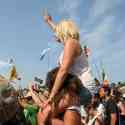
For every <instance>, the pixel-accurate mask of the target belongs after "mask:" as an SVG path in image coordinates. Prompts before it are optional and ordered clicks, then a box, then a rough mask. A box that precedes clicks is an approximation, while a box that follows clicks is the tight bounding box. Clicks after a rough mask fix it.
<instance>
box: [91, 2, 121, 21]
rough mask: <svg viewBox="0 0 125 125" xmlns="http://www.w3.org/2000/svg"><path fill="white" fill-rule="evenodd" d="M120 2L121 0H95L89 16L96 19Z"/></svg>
mask: <svg viewBox="0 0 125 125" xmlns="http://www.w3.org/2000/svg"><path fill="white" fill-rule="evenodd" d="M121 3H122V0H95V2H94V4H93V6H92V8H91V9H90V14H89V17H91V18H93V19H96V18H98V17H100V16H102V15H104V14H105V13H106V12H108V11H110V10H112V9H113V8H115V7H116V6H118V5H119V4H121Z"/></svg>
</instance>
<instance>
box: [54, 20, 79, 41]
mask: <svg viewBox="0 0 125 125" xmlns="http://www.w3.org/2000/svg"><path fill="white" fill-rule="evenodd" d="M55 32H56V36H57V37H58V38H59V39H60V40H62V41H65V40H67V39H68V38H72V39H76V40H79V31H78V28H77V26H76V25H75V23H74V22H73V21H71V20H63V21H61V22H60V23H59V24H57V25H56V30H55Z"/></svg>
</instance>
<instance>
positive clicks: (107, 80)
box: [102, 68, 109, 87]
mask: <svg viewBox="0 0 125 125" xmlns="http://www.w3.org/2000/svg"><path fill="white" fill-rule="evenodd" d="M102 81H103V86H105V87H108V86H109V79H108V76H107V74H106V72H105V70H104V68H103V69H102Z"/></svg>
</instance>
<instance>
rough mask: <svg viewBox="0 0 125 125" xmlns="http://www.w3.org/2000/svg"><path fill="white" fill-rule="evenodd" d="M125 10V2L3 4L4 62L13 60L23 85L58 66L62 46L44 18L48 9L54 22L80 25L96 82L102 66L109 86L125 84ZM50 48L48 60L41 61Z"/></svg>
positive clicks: (0, 38)
mask: <svg viewBox="0 0 125 125" xmlns="http://www.w3.org/2000/svg"><path fill="white" fill-rule="evenodd" d="M124 6H125V1H124V0H0V60H4V61H6V60H8V59H9V58H14V60H15V63H16V65H17V70H18V72H19V74H20V75H21V76H22V78H23V81H22V84H23V85H26V84H27V82H28V81H29V80H32V79H33V77H34V76H41V77H42V78H44V77H45V74H46V72H47V71H48V69H50V68H53V67H55V66H56V64H57V61H56V60H57V57H58V56H59V53H60V51H61V49H62V46H61V45H59V44H57V43H56V42H55V39H54V37H53V33H52V32H51V30H50V29H49V27H48V26H47V25H46V24H45V22H44V21H43V19H42V18H41V16H40V15H41V13H42V11H43V10H44V9H45V8H47V9H48V11H49V13H50V14H51V15H52V16H53V20H54V21H55V22H58V21H60V20H61V19H68V18H70V19H72V20H74V21H75V22H76V24H77V25H78V27H79V29H80V33H81V43H82V44H87V45H88V46H89V48H91V56H90V57H89V61H90V64H91V67H92V71H93V74H94V75H95V76H98V73H97V71H98V70H99V69H101V65H102V64H103V65H104V68H105V70H106V72H107V74H108V77H109V79H110V80H111V81H119V80H125V76H124V70H125V59H124V57H125V49H124V47H125V43H124V42H125V14H124V12H125V8H124ZM47 47H51V51H50V53H49V56H46V57H45V58H44V60H43V61H40V53H41V51H42V50H43V49H45V48H47ZM48 62H49V65H48ZM95 64H96V66H95ZM96 67H97V68H96Z"/></svg>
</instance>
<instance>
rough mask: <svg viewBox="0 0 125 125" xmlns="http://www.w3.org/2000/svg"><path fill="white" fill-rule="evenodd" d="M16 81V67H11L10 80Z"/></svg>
mask: <svg viewBox="0 0 125 125" xmlns="http://www.w3.org/2000/svg"><path fill="white" fill-rule="evenodd" d="M16 79H18V75H17V71H16V67H15V66H13V67H12V70H11V72H10V80H11V81H13V80H16Z"/></svg>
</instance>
